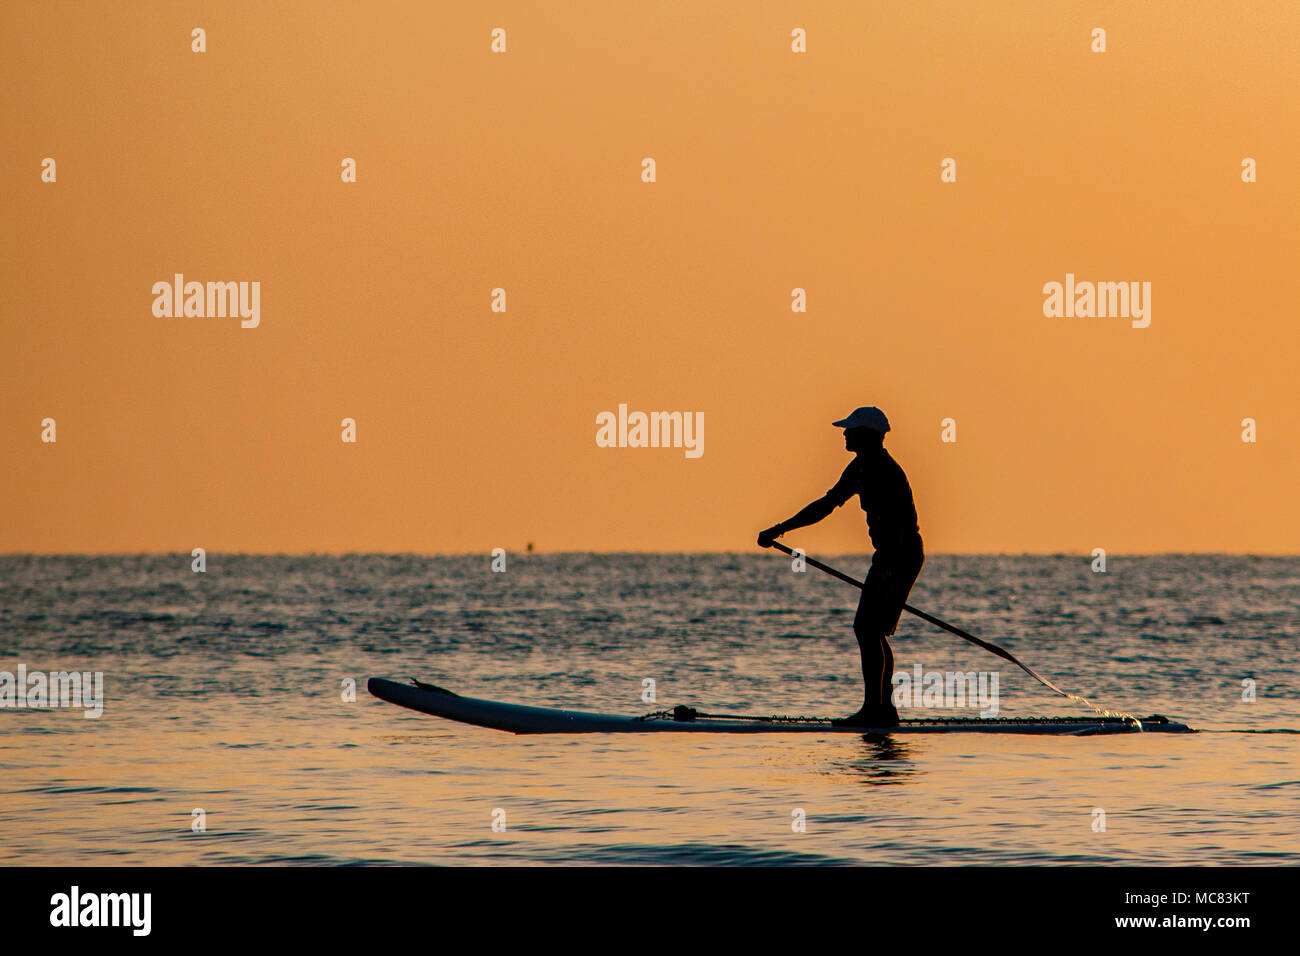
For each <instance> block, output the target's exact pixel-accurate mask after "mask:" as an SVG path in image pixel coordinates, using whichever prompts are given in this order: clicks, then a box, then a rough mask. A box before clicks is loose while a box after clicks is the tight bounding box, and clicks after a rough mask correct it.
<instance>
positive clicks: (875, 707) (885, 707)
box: [831, 704, 898, 728]
mask: <svg viewBox="0 0 1300 956" xmlns="http://www.w3.org/2000/svg"><path fill="white" fill-rule="evenodd" d="M831 726H833V727H868V728H872V727H897V726H898V709H897V708H896V707H895V706H894V705H893V704H870V705H864V706H863V708H862V709H861V710H860V711H858V712H857V713H856V714H853V715H852V716H849V717H840V718H838V719H837V720H832V721H831Z"/></svg>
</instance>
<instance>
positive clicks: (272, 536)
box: [0, 0, 1300, 553]
mask: <svg viewBox="0 0 1300 956" xmlns="http://www.w3.org/2000/svg"><path fill="white" fill-rule="evenodd" d="M381 6H382V9H383V10H384V11H385V13H384V14H382V15H381V14H380V13H379V12H378V11H379V10H380V7H376V6H374V5H367V4H358V3H276V4H244V3H241V4H206V3H192V4H187V3H171V2H166V3H164V2H157V3H133V4H129V5H126V4H121V3H76V4H72V3H21V4H19V3H8V4H4V5H3V7H0V82H2V84H3V89H4V90H5V91H6V95H5V96H4V97H3V98H2V99H0V129H3V133H4V135H3V145H2V146H0V177H2V180H3V183H4V195H3V200H2V204H3V205H2V208H3V214H2V215H3V219H2V221H3V229H2V230H0V242H3V249H2V250H0V252H2V253H3V255H0V354H3V363H4V365H3V376H2V377H0V447H3V449H4V462H3V475H2V477H0V482H2V485H0V490H2V492H3V502H4V504H3V514H4V517H3V521H0V551H92V552H102V551H112V552H122V551H188V550H190V549H191V548H193V547H206V548H208V549H209V550H211V551H250V552H261V551H295V552H296V551H418V552H459V551H487V550H488V549H490V548H492V547H495V546H501V547H506V548H509V549H512V550H513V549H517V548H522V547H523V546H524V544H525V543H526V542H528V541H530V540H531V541H535V542H536V543H537V546H538V548H539V549H540V550H542V551H559V550H583V549H592V550H747V549H751V548H753V539H754V535H755V534H756V532H757V531H758V530H759V529H760V528H763V527H766V526H767V525H769V524H772V523H774V522H776V521H777V520H779V519H782V518H786V517H788V516H789V515H790V514H792V513H793V512H794V511H795V510H796V509H797V508H799V507H800V506H802V505H803V504H805V503H807V502H808V501H809V500H811V499H812V498H814V497H816V496H817V495H819V494H821V493H822V492H823V491H825V490H826V489H827V488H828V487H829V486H830V485H831V484H832V483H833V482H834V480H835V478H836V477H837V476H838V474H839V472H840V470H841V468H842V467H843V466H844V464H846V462H847V457H846V453H845V452H844V450H843V446H842V442H841V440H840V434H839V432H838V430H836V429H833V428H832V427H831V426H830V425H829V422H830V421H831V420H832V419H834V418H838V417H841V416H842V415H845V414H847V413H848V412H849V411H850V410H851V409H852V408H853V407H854V406H857V405H861V404H876V405H879V406H881V407H882V408H884V409H885V411H886V412H887V413H888V414H889V416H890V418H891V420H892V421H893V423H894V432H893V433H891V435H890V438H889V441H888V446H887V447H889V448H890V450H891V451H892V452H893V454H894V456H895V457H896V458H897V459H898V461H899V462H900V463H901V464H902V465H903V467H904V468H905V469H906V470H907V472H908V474H909V476H910V478H911V481H912V485H913V488H914V490H915V492H916V498H917V505H918V510H919V512H920V519H921V530H922V533H923V534H924V536H925V538H926V542H927V546H928V548H929V550H930V551H932V552H938V551H979V552H993V551H1011V552H1020V551H1048V552H1057V551H1065V552H1076V553H1086V552H1087V551H1089V550H1091V549H1092V548H1094V547H1105V548H1107V549H1108V550H1109V551H1112V552H1141V551H1234V552H1235V551H1244V552H1252V551H1258V552H1286V553H1295V552H1297V551H1300V509H1297V508H1296V507H1295V494H1296V488H1297V487H1300V455H1297V452H1296V446H1297V430H1298V429H1300V415H1297V404H1298V403H1297V392H1298V389H1297V384H1296V377H1297V364H1298V363H1297V357H1298V354H1300V346H1298V343H1300V334H1297V329H1296V326H1297V322H1298V321H1300V318H1298V317H1297V314H1296V311H1295V294H1294V291H1293V289H1292V285H1293V281H1294V279H1293V277H1294V274H1295V259H1296V254H1297V248H1298V246H1297V238H1300V201H1298V197H1300V124H1298V123H1297V121H1296V120H1297V117H1298V116H1300V57H1297V56H1296V55H1295V49H1294V46H1295V38H1296V37H1297V36H1300V7H1298V6H1297V5H1296V4H1295V3H1293V2H1290V0H1286V2H1255V3H1251V4H1249V5H1247V6H1248V7H1249V9H1245V8H1237V7H1234V6H1231V5H1225V4H1223V3H1219V2H1202V3H1194V2H1186V0H1179V2H1168V3H1143V4H1125V3H1109V4H1107V3H1092V2H1088V3H1084V2H1069V3H1053V4H1041V3H1031V2H1015V3H1009V2H990V0H984V2H981V3H966V2H947V3H916V2H911V3H906V4H893V3H890V4H866V3H864V4H849V3H845V4H829V3H789V4H780V3H764V4H761V5H755V4H752V3H747V2H745V3H742V2H737V3H726V4H723V3H699V4H697V3H681V4H672V3H663V4H661V3H653V4H621V3H620V4H611V3H604V2H600V3H597V2H591V3H577V4H559V5H554V4H536V3H513V4H512V3H500V4H494V5H493V6H492V8H491V10H490V11H489V12H481V11H480V9H479V5H475V4H464V5H461V9H460V10H459V11H458V10H455V9H452V8H451V7H450V5H446V4H439V5H432V4H425V3H409V4H406V5H404V7H400V9H402V10H403V12H402V13H401V14H400V15H398V14H395V13H392V12H391V11H392V10H395V9H399V7H398V6H396V5H381ZM758 7H761V9H756V8H758ZM195 26H202V27H204V28H205V29H206V30H207V43H208V52H206V53H203V54H195V53H192V52H190V30H191V29H192V28H193V27H195ZM497 26H500V27H504V28H505V29H506V31H507V43H508V52H507V53H505V54H503V55H493V54H492V53H491V52H490V50H489V40H490V37H489V32H490V30H491V29H492V28H493V27H497ZM1098 26H1100V27H1104V28H1105V29H1106V30H1107V34H1108V51H1107V52H1106V53H1104V54H1095V53H1092V52H1091V51H1090V49H1089V44H1090V31H1091V30H1092V28H1093V27H1098ZM794 27H803V28H804V29H806V30H807V33H808V47H809V52H808V53H807V54H803V55H796V54H793V53H791V52H790V49H789V45H790V31H791V29H792V28H794ZM47 156H48V157H52V158H54V159H55V160H56V162H57V164H58V165H57V170H58V182H57V183H55V184H47V183H42V182H41V181H40V173H41V161H42V160H43V159H44V158H45V157H47ZM646 156H650V157H653V158H654V159H655V160H656V162H657V164H658V181H657V182H656V183H654V184H645V183H642V182H641V180H640V172H641V167H640V163H641V160H642V158H643V157H646ZM1247 156H1249V157H1253V158H1255V159H1256V160H1257V162H1258V166H1259V181H1258V182H1257V183H1255V184H1249V185H1248V184H1244V183H1242V182H1241V179H1240V164H1241V160H1242V158H1243V157H1247ZM345 157H354V158H355V159H356V160H357V162H358V177H359V181H358V182H357V183H356V184H354V185H346V184H344V183H342V182H340V176H339V170H340V162H341V161H342V160H343V159H344V158H345ZM944 157H953V158H955V159H956V161H957V164H958V166H957V171H958V181H957V182H956V183H955V184H943V183H941V182H940V180H939V171H940V170H939V164H940V161H941V160H942V159H943V158H944ZM177 272H181V273H184V274H185V275H186V277H187V279H194V280H199V281H209V280H211V281H218V280H221V281H225V280H234V281H240V280H243V281H259V282H260V283H261V324H260V326H259V327H258V328H256V329H242V328H240V326H239V322H238V320H236V319H200V318H156V317H155V316H154V315H153V313H152V311H151V309H152V302H153V294H152V292H151V288H152V286H153V283H154V282H156V281H159V280H162V281H170V280H171V277H172V276H173V275H174V274H175V273H177ZM1067 272H1072V273H1074V274H1075V275H1076V276H1078V277H1079V279H1081V280H1083V279H1091V280H1098V281H1149V282H1151V283H1152V287H1153V291H1152V322H1151V326H1150V327H1149V328H1146V329H1134V328H1131V327H1130V324H1129V322H1128V321H1127V320H1123V319H1117V318H1115V319H1110V318H1108V319H1065V318H1045V317H1044V316H1043V313H1042V303H1043V294H1042V286H1043V284H1044V283H1045V282H1049V281H1063V280H1064V277H1065V274H1066V273H1067ZM498 286H500V287H503V288H505V289H506V292H507V296H508V299H507V301H508V311H507V312H506V313H505V314H495V313H492V312H491V311H490V310H489V305H490V299H489V295H490V291H491V290H492V289H493V288H495V287H498ZM795 287H802V288H805V289H806V290H807V294H808V305H809V309H808V312H807V313H806V314H794V313H792V312H791V311H790V294H791V290H792V289H794V288H795ZM619 403H627V404H628V405H629V406H630V407H631V408H632V409H634V410H635V409H640V410H646V411H651V410H681V411H702V412H703V413H704V416H705V423H706V425H705V436H704V439H705V446H704V447H705V452H704V454H703V456H702V457H700V458H698V459H688V458H687V457H686V456H685V455H684V454H683V452H682V450H681V449H608V448H598V447H597V446H596V442H595V434H596V424H595V416H596V415H597V414H598V413H599V412H601V411H605V410H616V409H617V407H618V405H619ZM47 416H48V417H52V418H54V419H55V420H56V421H57V428H58V442H57V443H56V444H54V445H48V444H43V443H42V442H41V441H40V423H41V420H42V419H43V418H45V417H47ZM1247 416H1249V417H1253V418H1255V419H1256V420H1257V422H1258V429H1259V441H1258V442H1257V443H1255V444H1245V443H1243V442H1242V441H1241V440H1240V431H1241V429H1240V422H1241V420H1242V419H1243V418H1245V417H1247ZM344 417H353V418H355V419H356V420H357V422H358V437H359V441H358V443H357V444H355V445H348V444H344V443H342V442H341V441H340V440H339V433H340V421H341V419H343V418H344ZM945 417H951V418H954V419H955V420H956V422H957V428H958V441H957V442H956V444H944V443H942V442H940V421H941V420H942V419H943V418H945ZM787 540H788V541H789V542H790V543H792V544H803V545H805V546H806V547H808V548H809V549H810V550H821V551H862V550H867V549H868V547H869V545H868V543H867V540H866V536H865V529H864V527H863V520H862V513H861V511H860V510H859V509H858V507H857V504H856V502H853V503H851V504H850V506H848V507H846V508H844V509H842V510H841V511H840V512H837V513H836V515H834V516H833V517H832V518H830V519H828V521H827V522H825V523H824V524H823V525H822V526H821V527H819V528H817V529H813V530H809V531H805V532H799V533H797V534H794V535H791V536H790V537H789V538H788V539H787Z"/></svg>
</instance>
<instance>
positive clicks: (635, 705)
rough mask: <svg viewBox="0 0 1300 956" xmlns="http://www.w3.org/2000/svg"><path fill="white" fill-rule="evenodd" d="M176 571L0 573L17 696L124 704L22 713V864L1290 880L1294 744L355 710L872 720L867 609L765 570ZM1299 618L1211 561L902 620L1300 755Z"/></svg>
mask: <svg viewBox="0 0 1300 956" xmlns="http://www.w3.org/2000/svg"><path fill="white" fill-rule="evenodd" d="M833 563H835V564H836V565H837V566H843V567H844V568H845V569H846V570H849V571H852V572H853V573H858V572H859V571H861V570H863V569H865V566H866V559H865V558H853V557H849V558H842V559H836V560H835V561H834V562H833ZM188 566H189V565H188V558H186V557H185V556H180V557H175V558H173V557H168V556H150V557H142V556H130V557H125V558H120V557H119V558H113V557H105V558H90V557H76V558H31V557H22V556H19V557H0V633H2V634H3V635H4V642H3V645H0V670H7V671H14V670H15V668H16V666H17V665H18V664H19V663H23V664H26V665H27V666H28V667H29V668H31V669H39V670H45V671H50V670H61V669H74V668H75V669H79V670H92V671H94V670H102V671H104V673H105V710H104V715H103V717H101V718H100V719H98V720H86V719H83V718H82V717H81V714H80V712H76V713H72V712H67V711H38V710H13V709H3V710H0V766H3V767H4V768H5V773H4V775H3V777H2V778H0V861H3V862H8V863H15V862H17V863H26V864H36V863H46V864H59V863H96V862H103V863H112V864H131V865H138V864H146V863H152V864H205V865H220V864H227V863H268V862H292V863H349V862H409V863H426V862H427V863H484V864H487V863H515V864H518V863H542V862H563V863H690V862H694V863H714V864H720V863H890V864H917V863H999V864H1012V865H1018V864H1025V863H1034V862H1051V861H1063V862H1071V863H1112V862H1117V863H1126V864H1139V863H1147V864H1155V865H1169V864H1173V863H1179V862H1193V863H1219V864H1223V863H1237V864H1249V863H1290V864H1295V863H1298V862H1300V836H1297V834H1300V802H1298V801H1297V800H1296V787H1295V785H1294V784H1295V781H1296V779H1297V774H1296V770H1295V767H1296V761H1295V745H1294V743H1293V740H1294V735H1289V734H1271V733H1253V734H1242V733H1214V734H1193V735H1165V734H1148V735H1125V736H1113V737H1093V738H1056V737H1037V736H1035V737H1017V736H1006V735H972V734H935V735H925V736H923V737H922V736H917V737H907V738H904V737H900V736H883V737H881V736H869V737H858V736H854V735H849V734H827V735H825V736H818V735H804V734H797V735H789V736H786V735H780V734H762V735H723V734H719V735H701V734H680V735H679V734H646V735H578V736H529V737H517V736H514V735H511V734H504V733H498V732H496V731H491V730H484V729H481V728H473V727H464V726H460V725H456V724H452V723H449V722H446V721H440V720H437V719H435V718H430V717H425V716H422V715H419V714H415V713H412V712H410V711H405V710H402V709H400V708H397V707H394V706H392V705H389V704H384V703H382V702H380V701H377V700H375V699H374V698H371V697H370V696H369V695H367V694H366V693H365V691H364V686H365V680H366V678H367V677H370V676H374V675H380V676H387V677H393V678H397V679H405V678H406V677H407V676H408V675H416V676H418V677H420V678H421V679H424V680H429V681H432V682H434V683H437V684H440V685H442V686H445V687H448V688H449V689H451V690H453V691H455V692H457V693H462V694H469V695H472V696H476V697H486V698H490V699H496V700H507V701H516V702H521V703H532V704H539V705H544V706H556V707H570V708H575V709H583V710H597V711H606V712H611V713H621V714H639V713H644V712H645V711H646V710H647V709H662V708H671V707H672V706H673V705H674V704H677V703H683V704H689V705H691V706H694V707H697V708H698V709H700V710H704V711H709V712H724V713H817V714H847V713H849V712H850V711H852V710H854V709H856V707H857V705H858V704H859V703H860V702H861V699H862V698H861V687H860V684H859V680H860V677H859V675H858V673H857V666H858V657H857V649H856V644H855V642H854V640H853V636H852V633H851V630H850V626H849V625H850V622H851V619H852V613H851V610H852V607H853V602H854V598H855V595H854V594H853V593H852V592H851V589H848V588H846V587H844V586H841V585H839V584H837V582H834V581H830V580H826V579H824V578H821V577H814V576H810V575H807V574H794V573H791V571H790V567H789V565H788V564H786V563H785V562H782V561H773V560H772V559H771V558H770V557H769V556H766V555H758V556H753V557H751V556H743V557H741V556H726V557H725V558H719V557H718V556H711V555H691V556H685V555H547V556H538V555H527V556H519V557H518V558H516V559H515V560H513V561H512V562H511V565H510V568H511V570H510V572H509V573H508V574H505V575H502V574H491V573H490V572H488V570H487V562H486V561H485V560H480V559H479V558H421V557H413V556H407V555H379V556H351V557H343V558H318V557H293V558H288V557H279V558H254V557H240V556H233V557H231V556H217V557H216V559H210V560H209V571H208V573H207V574H206V575H195V574H192V573H190V572H189V571H188ZM1298 602H1300V561H1297V560H1296V559H1293V558H1249V557H1247V558H1230V557H1222V556H1188V557H1155V558H1127V559H1126V558H1115V559H1113V560H1112V561H1111V562H1110V567H1109V570H1108V573H1107V574H1106V575H1093V574H1091V573H1090V571H1089V570H1088V562H1087V561H1086V560H1083V559H1075V558H1068V557H1055V558H1052V557H1048V558H1034V557H1016V558H1009V557H992V558H988V557H979V556H961V557H952V556H944V555H936V556H933V557H931V558H930V559H929V560H927V563H926V567H925V570H924V571H923V573H922V576H921V579H920V581H919V582H918V584H917V588H916V590H915V592H914V593H913V599H912V603H914V604H915V605H917V606H918V607H922V608H925V609H927V610H931V611H934V612H936V613H939V614H940V616H943V617H946V618H949V619H951V620H953V621H954V622H955V623H958V624H960V625H962V626H964V627H967V628H968V629H971V630H973V631H974V632H975V633H976V634H978V635H980V636H983V637H987V638H988V639H991V640H993V641H995V642H997V643H999V644H1004V645H1005V646H1006V647H1007V648H1008V649H1009V650H1011V651H1012V653H1014V654H1016V655H1017V656H1019V657H1021V658H1022V659H1023V660H1025V662H1026V663H1028V664H1030V665H1031V666H1033V667H1034V668H1035V669H1037V670H1039V671H1040V672H1042V673H1043V674H1044V675H1046V676H1048V677H1050V678H1052V679H1055V680H1057V682H1058V683H1060V684H1061V685H1062V686H1063V687H1066V688H1067V689H1069V690H1072V691H1080V692H1083V693H1085V694H1087V695H1088V696H1090V697H1092V698H1093V699H1094V700H1097V701H1098V702H1099V703H1103V704H1105V705H1107V706H1112V707H1116V708H1124V709H1128V710H1140V711H1141V712H1142V713H1144V714H1145V713H1150V712H1157V713H1165V714H1168V715H1169V716H1171V717H1174V718H1179V719H1182V720H1184V721H1186V722H1187V723H1190V724H1192V725H1193V726H1209V727H1220V728H1240V729H1246V730H1265V729H1269V728H1289V729H1295V728H1300V672H1298V669H1297V662H1296V657H1297V642H1296V639H1295V635H1296V633H1297V630H1298V628H1297V621H1298V619H1300V606H1298ZM1219 621H1221V622H1223V623H1222V624H1219V623H1216V622H1219ZM894 644H895V650H896V654H897V658H898V661H897V664H898V667H899V668H900V669H907V668H911V667H912V666H913V665H915V664H920V665H922V666H923V667H925V668H926V669H934V670H943V671H968V670H990V669H992V668H995V667H1002V664H1001V663H1000V662H998V661H997V660H996V659H995V658H990V657H989V656H988V655H986V654H984V653H983V652H981V651H980V650H979V649H978V648H974V647H972V646H971V645H969V644H967V643H965V642H963V641H959V640H957V639H955V638H952V637H950V636H948V635H946V634H944V633H943V632H939V631H935V630H934V629H932V628H930V627H929V626H928V625H925V624H923V623H921V622H919V621H917V620H915V619H910V618H905V619H904V621H903V623H902V625H901V626H900V630H899V634H898V636H897V638H896V639H895V642H894ZM646 678H650V679H653V680H654V681H655V684H656V687H657V702H656V703H655V704H653V705H652V706H650V707H647V706H646V704H645V703H644V702H643V701H642V700H641V694H642V691H643V683H642V682H643V681H644V680H645V679H646ZM1244 678H1254V679H1255V680H1256V681H1257V684H1258V695H1257V699H1255V700H1254V701H1251V702H1247V701H1244V700H1243V699H1242V683H1241V682H1242V680H1243V679H1244ZM347 679H351V680H354V681H356V684H357V686H358V687H360V688H361V690H360V692H359V694H358V696H356V697H355V698H350V697H348V696H347V694H346V693H345V686H344V681H345V680H347ZM1000 692H1001V701H1000V712H1001V714H1002V715H1003V716H1018V715H1034V714H1037V715H1043V714H1052V715H1066V714H1071V713H1080V712H1081V711H1079V710H1078V709H1071V705H1070V704H1069V702H1068V701H1063V700H1061V699H1060V698H1056V697H1053V696H1051V695H1050V693H1049V692H1047V691H1046V690H1045V689H1044V688H1042V687H1041V686H1039V685H1037V684H1035V683H1034V682H1033V680H1032V679H1030V678H1029V677H1027V676H1026V675H1023V674H1022V673H1020V672H1019V671H1018V670H1017V669H1015V668H1010V667H1003V669H1002V670H1001V683H1000ZM904 716H907V712H906V710H905V712H904ZM924 716H935V714H933V713H926V714H925V715H924ZM939 716H953V714H952V712H945V713H942V714H939ZM895 784H906V786H895ZM1098 807H1100V808H1103V809H1104V810H1105V811H1106V815H1107V821H1108V826H1107V829H1106V831H1105V832H1101V833H1098V832H1094V831H1093V829H1092V816H1091V813H1092V811H1093V809H1094V808H1098ZM796 808H799V809H801V810H803V811H804V812H805V813H806V817H807V826H806V829H805V830H804V831H803V832H796V831H795V830H794V829H792V826H791V814H792V812H793V811H794V810H795V809H796ZM196 809H201V810H202V811H203V812H204V819H205V821H206V828H205V829H202V830H196V829H194V827H193V820H194V811H195V810H196ZM497 810H500V811H502V812H503V813H504V819H505V821H506V826H505V829H504V830H499V831H498V830H494V829H493V825H492V824H493V820H494V812H495V811H497Z"/></svg>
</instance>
